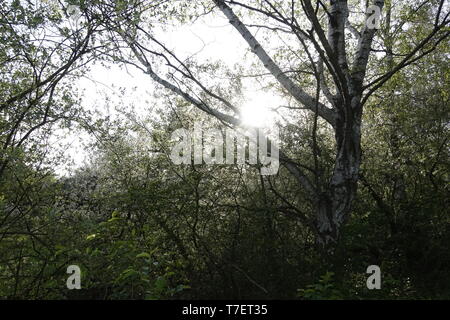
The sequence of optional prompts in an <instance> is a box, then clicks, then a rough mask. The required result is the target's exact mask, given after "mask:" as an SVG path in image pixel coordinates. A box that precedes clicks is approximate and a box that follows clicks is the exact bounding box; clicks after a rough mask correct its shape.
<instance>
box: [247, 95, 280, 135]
mask: <svg viewBox="0 0 450 320" xmlns="http://www.w3.org/2000/svg"><path fill="white" fill-rule="evenodd" d="M271 100H272V99H271V98H270V97H267V95H266V94H260V95H255V96H253V97H251V98H250V99H248V100H247V101H246V102H245V103H244V105H243V106H242V109H241V119H242V122H243V123H244V124H245V125H248V126H252V127H257V128H263V127H269V126H270V125H272V124H273V118H274V114H273V111H271V107H273V106H272V104H271V103H272V101H271Z"/></svg>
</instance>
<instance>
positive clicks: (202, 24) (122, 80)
mask: <svg viewBox="0 0 450 320" xmlns="http://www.w3.org/2000/svg"><path fill="white" fill-rule="evenodd" d="M159 38H160V39H164V44H165V45H166V46H167V47H169V48H171V49H173V51H174V52H175V53H176V54H177V55H178V56H179V57H180V58H187V57H189V56H191V55H192V54H194V53H195V54H196V59H197V60H198V61H202V60H205V59H210V60H221V61H222V62H223V63H225V64H226V65H228V66H230V67H231V66H233V65H235V64H236V63H242V62H243V57H244V56H245V55H246V53H247V48H248V47H247V44H246V43H245V42H244V40H243V39H242V38H241V37H240V35H239V34H238V33H237V31H236V30H235V29H234V28H233V27H232V26H230V24H229V23H228V21H227V20H226V19H225V18H223V17H220V16H219V17H218V16H217V15H216V16H209V15H208V16H206V17H204V18H203V19H199V20H198V21H197V22H196V23H195V24H193V25H190V26H188V25H186V26H183V27H182V28H177V29H176V30H172V31H169V32H164V35H163V36H159ZM243 85H244V87H245V89H244V93H245V98H244V103H243V105H242V106H240V107H241V110H242V117H243V119H244V121H245V122H247V124H249V125H254V126H267V125H269V124H270V122H271V121H273V118H274V114H272V113H271V112H270V111H269V109H270V108H275V107H277V106H279V105H280V104H282V100H281V98H280V97H278V96H275V95H274V94H273V92H270V91H269V92H265V91H262V90H260V89H259V88H258V87H257V85H256V83H255V82H254V81H253V80H251V79H248V80H244V81H243ZM77 86H78V88H79V89H80V92H84V94H83V95H82V98H83V101H82V104H83V108H87V109H91V110H92V109H96V110H97V111H101V112H102V113H103V114H105V115H106V114H109V115H110V116H112V117H114V114H115V111H114V105H116V104H118V103H119V102H120V101H123V102H125V103H126V105H125V106H124V108H127V107H130V106H134V108H135V110H136V112H137V113H138V116H145V115H146V113H148V108H147V103H148V101H150V102H151V100H152V99H153V98H152V96H151V95H152V92H153V91H154V82H153V80H152V79H150V77H149V76H147V75H145V74H143V73H142V72H141V71H139V70H137V69H135V68H133V67H127V69H126V70H125V69H124V68H120V67H119V66H117V65H111V66H109V68H105V67H103V66H101V65H99V64H97V65H93V66H92V68H91V72H90V73H89V74H87V75H86V76H85V77H84V78H82V79H80V80H79V82H78V84H77ZM118 88H124V89H125V90H126V92H127V94H126V96H125V97H124V98H122V99H119V97H118V95H117V90H118ZM106 96H107V97H108V98H109V99H110V101H106V100H105V97H106ZM89 139H91V138H90V137H89V135H87V134H80V133H79V132H77V133H76V134H72V135H70V136H68V137H66V138H65V139H62V140H61V141H62V142H64V143H66V144H67V143H69V144H70V147H69V149H68V150H67V152H66V155H68V156H70V157H71V158H72V160H73V162H74V163H75V167H79V166H80V165H82V164H83V162H84V161H85V158H86V156H87V155H88V153H87V150H85V147H84V146H83V143H82V141H89ZM54 141H55V143H56V137H55V138H54ZM57 172H58V173H60V174H62V173H64V172H67V171H66V170H65V169H63V168H60V169H58V171H57Z"/></svg>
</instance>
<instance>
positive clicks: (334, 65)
mask: <svg viewBox="0 0 450 320" xmlns="http://www.w3.org/2000/svg"><path fill="white" fill-rule="evenodd" d="M385 2H386V3H387V5H388V8H389V10H388V15H389V19H384V23H385V24H386V26H383V28H384V29H385V33H384V35H383V34H379V33H378V32H377V29H376V26H375V25H374V24H373V23H371V22H370V21H372V22H373V20H374V19H377V16H376V14H377V13H378V12H381V10H382V9H383V7H384V5H385ZM200 4H201V5H203V8H204V11H205V12H206V14H208V13H209V12H210V11H214V10H218V11H220V12H221V13H222V14H223V15H224V16H225V17H226V18H227V19H228V21H229V23H230V24H231V25H232V26H233V27H234V28H235V29H236V31H237V34H238V35H239V36H240V37H241V38H242V39H243V40H245V42H246V43H247V44H248V47H249V49H250V50H251V51H252V52H253V53H254V55H255V56H256V57H257V59H258V60H259V61H260V63H261V64H262V65H263V66H264V67H265V68H266V69H267V70H268V71H269V72H270V74H271V75H272V76H273V78H274V79H276V83H277V86H278V87H279V88H281V90H282V91H283V92H284V93H285V95H287V96H289V97H291V98H292V99H293V100H295V103H296V104H297V105H299V106H301V108H304V109H306V110H309V111H310V112H312V113H313V115H314V118H313V122H314V128H313V133H312V139H313V144H312V153H313V156H314V158H315V159H316V164H317V163H318V160H317V159H318V157H319V153H320V150H319V149H318V147H317V141H316V137H317V133H316V131H317V127H318V126H317V124H318V120H319V119H320V120H322V121H325V122H326V124H327V126H328V128H331V129H332V131H333V132H334V149H335V151H334V161H333V162H334V164H333V169H332V172H331V173H330V174H329V175H328V176H324V173H323V170H320V169H319V168H318V166H317V165H316V166H315V168H312V169H311V170H305V168H304V166H303V165H302V164H299V163H296V162H295V161H293V160H292V159H291V158H290V157H289V156H288V155H287V153H286V152H284V151H282V152H280V162H281V163H282V164H283V166H284V167H285V168H286V169H287V170H288V171H289V172H290V174H292V176H293V177H295V179H296V180H297V182H298V184H299V186H301V187H302V188H303V189H304V190H305V191H306V192H307V193H308V199H309V201H310V203H311V206H312V207H313V210H314V212H315V214H314V216H313V217H312V218H311V217H307V219H310V220H312V225H313V226H314V227H313V228H314V229H315V232H316V234H317V240H318V242H319V243H322V244H325V245H326V244H329V243H333V242H336V241H337V239H338V237H339V230H340V228H341V226H342V225H343V224H344V223H345V221H346V219H347V218H348V215H349V213H350V212H351V208H352V203H353V200H354V198H355V195H356V192H357V184H358V180H359V171H360V166H361V125H362V115H363V110H364V105H365V104H366V103H367V102H368V100H369V99H370V98H371V97H372V96H373V94H374V93H375V92H376V91H377V90H378V89H380V88H381V87H382V86H383V85H384V84H386V83H387V82H388V81H389V80H390V79H391V78H392V77H393V76H394V75H395V74H397V73H398V72H399V71H400V70H402V69H404V68H405V67H407V66H409V65H411V64H413V63H415V62H416V61H418V60H419V59H421V58H422V57H424V56H425V55H427V54H429V53H430V52H432V51H433V50H435V49H436V47H437V46H438V45H439V44H440V43H441V42H443V41H444V40H445V39H447V38H448V36H449V31H448V23H449V22H450V20H449V14H450V13H449V12H448V11H447V12H446V11H445V10H446V9H447V8H446V6H445V3H444V1H443V0H441V1H423V2H421V3H418V4H408V3H407V2H405V1H383V0H374V1H373V2H370V3H369V2H366V6H365V7H366V8H365V9H366V11H365V12H362V13H361V14H353V13H352V14H351V12H350V11H354V10H349V7H350V6H351V8H355V2H352V1H347V0H332V1H330V2H329V3H327V4H326V3H324V2H323V1H320V0H319V1H316V2H315V3H314V2H312V1H310V0H302V1H299V2H296V1H283V2H282V1H268V0H264V1H250V2H248V3H242V2H238V1H224V0H215V1H213V4H211V3H210V2H208V1H202V2H200ZM369 4H370V7H368V6H369ZM197 5H198V3H197V4H196V5H195V9H194V10H191V11H189V8H188V9H186V7H188V5H187V4H186V3H181V4H180V6H179V7H177V6H176V5H174V6H171V5H168V4H167V3H165V2H164V1H162V2H160V3H156V4H149V3H147V2H146V1H119V2H117V4H115V5H111V4H106V3H99V4H98V5H97V7H95V6H94V7H91V8H90V9H87V10H91V14H93V15H95V14H97V15H100V16H101V17H102V20H103V22H104V23H105V25H106V26H107V28H108V29H109V30H114V32H115V35H113V36H111V37H110V38H109V40H110V41H112V42H113V43H114V44H115V45H116V48H117V50H118V52H120V51H119V50H121V52H122V54H120V53H117V54H114V55H112V56H113V59H114V60H115V61H121V62H124V63H126V64H130V65H133V66H135V67H137V68H139V69H140V70H142V71H143V72H144V73H146V74H148V75H149V76H150V77H151V78H152V79H153V80H154V81H156V82H157V83H158V84H160V85H161V86H163V87H164V88H166V89H168V90H170V91H172V92H173V93H175V94H176V95H179V96H181V97H182V98H184V99H185V100H186V101H187V102H189V103H190V104H192V105H194V106H196V107H197V108H199V109H200V110H202V111H204V112H206V113H207V114H209V115H211V116H213V117H215V118H217V119H219V120H220V121H222V122H224V123H227V124H228V125H231V126H235V127H238V126H240V125H241V122H240V119H239V107H238V106H236V104H235V103H233V99H232V98H230V96H226V95H224V94H223V92H224V91H223V90H220V88H219V87H217V86H216V87H215V88H214V87H213V86H212V85H210V84H206V81H205V80H204V79H203V78H204V76H205V74H203V73H202V72H201V71H199V70H198V69H200V68H196V67H195V63H194V62H193V61H192V60H189V61H188V62H187V61H183V60H182V59H180V58H178V57H177V55H176V53H175V52H172V51H171V50H170V49H169V48H168V47H166V46H165V44H164V42H163V41H162V40H160V39H157V38H156V36H155V35H154V33H153V32H152V27H149V26H151V25H152V21H155V20H158V19H164V18H165V19H167V18H168V15H169V14H172V15H176V16H177V17H179V18H180V19H181V20H186V16H187V15H189V14H190V15H191V16H192V15H193V16H194V17H198V16H200V15H201V14H202V13H200V12H198V11H199V9H197ZM211 5H213V6H211ZM394 7H395V9H396V10H393V9H392V8H394ZM156 8H158V9H156ZM369 9H370V10H369ZM238 10H239V14H238V13H236V11H238ZM186 11H189V13H186ZM192 11H193V12H192ZM94 12H95V13H94ZM240 16H243V18H240ZM419 16H421V17H425V20H426V22H427V27H426V32H424V34H420V35H417V38H415V39H414V41H412V43H414V45H413V46H404V45H403V44H402V43H401V41H399V40H398V39H401V37H399V35H401V34H403V32H404V31H403V28H402V27H403V26H405V25H407V24H408V19H412V18H413V17H419ZM249 17H250V18H252V19H254V20H256V22H258V21H262V24H261V23H259V24H258V23H250V22H245V20H247V19H249ZM351 20H355V21H351ZM305 22H308V23H309V25H310V27H306V28H305V27H303V25H304V23H305ZM353 23H357V24H359V25H358V26H354V25H353ZM254 26H257V27H258V28H259V29H263V30H266V31H267V32H268V33H269V34H275V35H276V34H279V33H286V34H288V35H289V36H292V37H293V38H295V39H296V41H297V49H295V50H297V52H296V54H297V55H298V56H299V58H298V60H297V61H295V63H291V65H292V64H294V65H295V64H297V65H296V66H295V67H296V68H298V69H299V70H307V71H308V72H306V75H305V74H302V78H300V79H298V78H297V79H295V78H293V77H291V76H290V75H289V73H288V70H284V68H282V67H281V63H282V61H275V59H274V58H273V57H272V56H271V54H270V53H269V52H268V51H267V50H266V49H265V46H264V45H263V44H262V42H261V41H259V40H257V39H256V37H255V36H254V34H253V33H252V32H251V31H250V28H251V27H254ZM358 29H359V30H358ZM384 36H387V38H386V39H391V41H384V43H382V42H381V43H380V41H379V40H380V39H382V38H383V37H384ZM286 37H287V36H286ZM352 37H353V38H356V39H353V38H352ZM396 39H397V40H396ZM124 45H125V48H124ZM405 47H406V48H405ZM289 50H290V48H288V47H287V48H285V49H284V54H285V55H286V52H287V51H289ZM374 52H376V53H377V54H378V55H379V56H380V55H381V57H379V56H374V55H373V53H374ZM387 58H389V59H391V62H392V65H391V67H390V68H389V69H388V70H386V71H384V72H382V73H379V70H380V68H379V67H378V66H377V64H378V63H380V61H383V60H384V59H387ZM158 59H159V60H160V61H162V62H163V63H164V64H165V65H166V67H167V71H168V77H164V76H162V75H160V72H158V67H157V62H154V61H155V60H158ZM308 73H309V75H308ZM236 77H238V75H237V76H236ZM311 92H314V93H311ZM217 105H219V106H217Z"/></svg>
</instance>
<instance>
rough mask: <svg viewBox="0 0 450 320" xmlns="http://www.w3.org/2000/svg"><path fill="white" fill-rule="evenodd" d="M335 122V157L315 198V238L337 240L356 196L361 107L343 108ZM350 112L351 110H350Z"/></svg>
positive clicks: (322, 242) (359, 161)
mask: <svg viewBox="0 0 450 320" xmlns="http://www.w3.org/2000/svg"><path fill="white" fill-rule="evenodd" d="M345 110H347V112H339V113H338V115H337V121H336V134H335V138H336V158H335V164H334V169H333V174H332V176H331V178H330V181H329V183H328V186H327V188H326V190H325V191H324V192H322V193H321V194H320V195H319V196H318V199H317V201H316V221H315V223H316V228H317V241H318V242H319V243H320V244H322V245H328V244H329V243H335V242H337V240H338V238H339V230H340V227H341V226H342V225H343V224H344V223H345V221H346V219H347V217H348V215H349V214H350V211H351V209H352V203H353V200H354V198H355V196H356V191H357V184H358V173H359V168H360V164H361V106H360V104H359V103H358V104H356V108H353V107H349V108H345ZM349 111H350V112H349Z"/></svg>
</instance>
